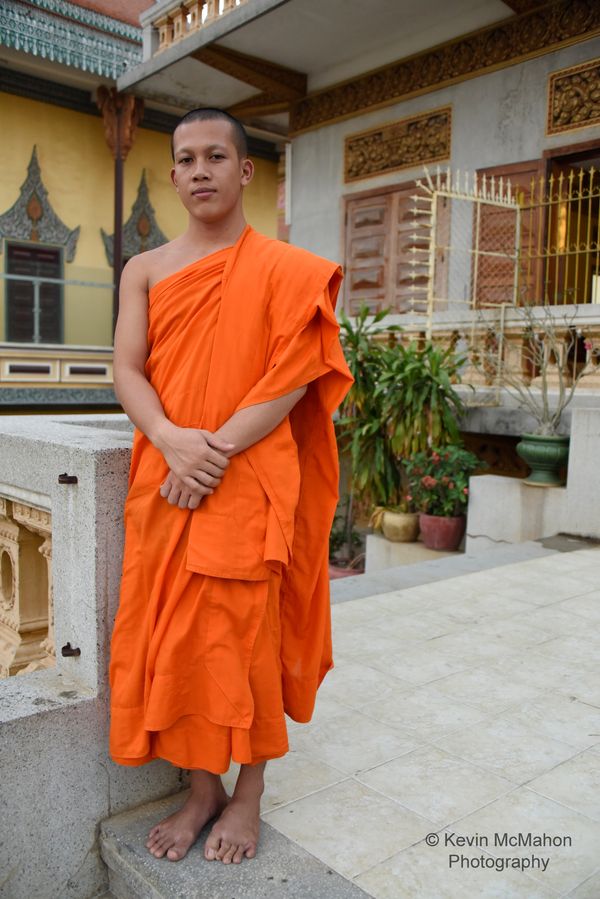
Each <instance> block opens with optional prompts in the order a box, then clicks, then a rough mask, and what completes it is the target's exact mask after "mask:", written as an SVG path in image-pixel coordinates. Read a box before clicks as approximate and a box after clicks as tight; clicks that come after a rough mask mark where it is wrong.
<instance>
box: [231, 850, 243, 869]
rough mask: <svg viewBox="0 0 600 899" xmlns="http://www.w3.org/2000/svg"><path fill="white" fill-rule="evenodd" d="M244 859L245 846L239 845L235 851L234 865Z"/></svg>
mask: <svg viewBox="0 0 600 899" xmlns="http://www.w3.org/2000/svg"><path fill="white" fill-rule="evenodd" d="M243 859H244V847H243V846H238V847H237V849H236V851H235V855H234V856H233V858H232V859H231V861H232V862H233V864H234V865H239V864H240V862H241V861H243Z"/></svg>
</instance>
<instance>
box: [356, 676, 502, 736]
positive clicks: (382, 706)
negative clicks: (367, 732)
mask: <svg viewBox="0 0 600 899" xmlns="http://www.w3.org/2000/svg"><path fill="white" fill-rule="evenodd" d="M362 712H363V714H365V715H368V716H369V717H370V718H376V719H377V720H378V721H382V722H385V723H386V724H391V725H392V726H393V727H400V728H403V729H406V731H408V732H411V733H414V734H415V735H416V736H417V737H420V738H421V739H422V740H425V741H428V740H432V739H433V738H434V737H438V736H441V735H442V734H447V733H452V732H453V731H456V730H459V729H460V728H464V727H468V726H469V725H471V724H475V723H476V722H477V721H482V720H483V719H484V718H485V717H486V715H485V712H482V711H480V710H479V709H476V708H473V706H472V705H467V704H465V703H463V702H458V701H456V700H452V699H450V698H449V697H447V696H445V695H444V694H442V693H438V692H436V690H435V688H434V687H431V686H424V687H416V688H414V687H413V688H412V689H411V690H408V691H404V692H402V693H396V694H394V695H393V696H389V697H387V698H386V699H378V700H376V701H375V702H369V703H367V704H366V705H364V706H363V709H362Z"/></svg>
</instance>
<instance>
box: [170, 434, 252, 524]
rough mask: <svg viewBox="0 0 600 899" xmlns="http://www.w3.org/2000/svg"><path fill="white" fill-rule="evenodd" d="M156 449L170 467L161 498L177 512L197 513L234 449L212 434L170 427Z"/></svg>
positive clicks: (232, 445) (219, 479)
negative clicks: (174, 507) (185, 510)
mask: <svg viewBox="0 0 600 899" xmlns="http://www.w3.org/2000/svg"><path fill="white" fill-rule="evenodd" d="M156 445H157V447H158V449H159V450H160V451H161V453H162V455H163V457H164V459H165V461H166V463H167V465H168V466H169V474H168V475H167V477H166V479H165V480H164V481H163V483H162V484H161V486H160V495H161V496H162V497H163V498H164V499H166V500H167V502H168V503H170V504H171V505H172V506H179V508H180V509H197V508H198V506H199V505H200V503H201V502H202V499H203V497H205V496H208V495H209V494H211V493H214V491H215V490H216V488H217V487H218V486H219V484H220V483H221V480H222V478H223V475H224V474H225V471H226V469H227V466H228V465H229V457H230V456H231V455H233V450H234V449H235V447H234V444H233V443H229V442H228V441H226V440H222V439H221V438H220V437H217V436H216V435H215V434H213V433H211V431H206V430H202V429H199V428H179V427H177V426H176V425H172V424H170V423H169V426H168V427H167V428H166V429H165V430H164V431H163V433H162V434H161V438H160V440H158V441H157V442H156Z"/></svg>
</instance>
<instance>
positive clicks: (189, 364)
mask: <svg viewBox="0 0 600 899" xmlns="http://www.w3.org/2000/svg"><path fill="white" fill-rule="evenodd" d="M172 149H173V168H172V171H171V178H172V181H173V185H174V186H175V189H176V190H177V192H178V194H179V198H180V200H181V202H182V203H183V205H184V207H185V208H186V210H187V212H188V216H189V224H188V227H187V230H186V231H185V233H184V234H182V235H181V236H180V237H178V238H176V239H175V240H173V241H171V242H169V243H167V244H165V245H164V246H162V247H159V248H157V249H155V250H151V251H149V252H146V253H142V254H140V255H139V256H135V257H134V258H132V259H131V260H130V261H129V262H128V263H127V265H126V266H125V269H124V271H123V276H122V281H121V288H120V299H121V304H120V311H119V317H118V323H117V329H116V334H115V353H114V376H115V389H116V392H117V395H118V397H119V400H120V402H121V404H122V405H123V408H124V409H125V411H126V413H127V415H128V416H129V418H130V419H131V421H132V422H133V423H134V425H135V432H134V441H133V450H132V458H131V469H130V477H129V489H128V495H127V500H126V504H125V547H124V559H123V572H122V581H121V596H120V603H119V609H118V613H117V617H116V621H115V627H114V632H113V636H112V643H111V662H110V686H111V730H110V753H111V757H112V758H113V760H114V761H115V762H117V763H119V764H123V765H134V766H135V765H143V764H145V763H147V762H149V761H151V760H153V759H156V758H162V759H166V760H168V761H169V762H171V763H172V764H173V765H175V766H178V767H180V768H183V769H186V770H190V771H191V791H190V794H189V798H188V799H187V801H186V802H185V805H184V806H183V808H182V809H181V810H179V811H178V812H177V813H176V814H174V815H171V816H170V817H169V818H166V819H165V820H164V821H161V822H159V823H158V824H157V825H156V826H155V827H153V828H152V830H151V831H150V833H149V836H148V841H147V844H146V845H147V847H148V849H149V851H150V852H151V853H152V855H154V856H155V857H157V858H161V857H166V858H168V859H170V860H171V861H177V860H180V859H182V858H183V857H184V856H185V855H186V853H187V851H188V850H189V848H190V847H191V846H192V844H193V843H194V842H195V841H196V839H197V837H198V835H199V833H200V831H201V830H202V828H203V827H204V826H205V825H206V824H207V823H208V822H210V821H213V822H214V823H213V824H212V829H211V830H210V833H209V835H208V837H207V839H206V843H205V847H204V855H205V858H206V859H207V860H215V859H218V860H220V861H222V862H224V863H225V864H229V863H239V862H241V861H242V860H243V858H252V857H253V856H254V855H255V854H256V847H257V843H258V836H259V814H260V797H261V795H262V792H263V789H264V771H265V765H266V762H267V760H268V759H273V758H277V757H280V756H283V755H284V754H285V753H286V752H287V750H288V741H287V733H286V725H285V714H286V713H287V714H288V715H289V716H290V717H291V718H293V719H294V720H296V721H309V720H310V718H311V715H312V712H313V707H314V702H315V697H316V692H317V689H318V686H319V684H320V683H321V681H322V679H323V677H324V676H325V674H326V672H327V671H328V670H329V669H330V668H331V667H332V664H333V663H332V656H331V636H330V633H331V632H330V613H329V589H328V588H329V583H328V575H327V560H328V536H329V531H330V528H331V523H332V520H333V515H334V512H335V506H336V502H337V499H338V459H337V453H336V442H335V435H334V430H333V423H332V413H333V412H334V410H335V409H336V407H337V406H338V405H339V403H340V402H341V400H342V399H343V397H344V396H345V394H346V393H347V391H348V389H349V387H350V385H351V383H352V378H351V375H350V373H349V371H348V368H347V366H346V363H345V361H344V357H343V354H342V351H341V347H340V343H339V339H338V334H339V327H338V323H337V320H336V317H335V313H334V309H335V303H336V297H337V293H338V289H339V286H340V281H341V272H340V269H339V266H338V265H336V264H335V263H332V262H328V261H327V260H325V259H321V258H319V257H317V256H314V255H313V254H311V253H308V252H306V251H304V250H301V249H299V248H295V247H292V246H289V245H287V244H285V243H282V242H279V241H275V240H270V239H267V238H266V237H263V236H261V235H260V234H258V233H257V232H256V231H254V230H253V229H252V228H251V227H249V226H248V225H247V223H246V221H245V219H244V213H243V206H242V195H243V190H244V188H245V187H246V186H247V185H248V184H249V182H250V180H251V179H252V175H253V165H252V162H251V160H250V159H249V158H248V150H247V139H246V134H245V131H244V129H243V127H242V126H241V124H240V123H239V122H238V121H237V120H236V119H234V118H232V117H231V116H229V115H228V114H227V113H225V112H224V111H222V110H218V109H198V110H193V111H192V112H190V113H188V114H187V115H186V116H184V117H183V118H182V119H181V121H180V122H179V124H178V125H177V127H176V128H175V131H174V133H173V139H172ZM232 760H233V761H234V762H238V763H240V766H241V767H240V771H239V776H238V779H237V783H236V786H235V789H234V791H233V795H232V796H231V797H229V796H228V795H227V793H226V791H225V789H224V787H223V783H222V781H221V777H220V775H221V774H223V773H225V772H226V771H227V770H228V768H229V766H230V763H231V761H232Z"/></svg>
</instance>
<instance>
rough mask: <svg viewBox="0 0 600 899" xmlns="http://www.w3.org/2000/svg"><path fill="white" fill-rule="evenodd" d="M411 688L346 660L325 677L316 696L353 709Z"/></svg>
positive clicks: (400, 681) (392, 678)
mask: <svg viewBox="0 0 600 899" xmlns="http://www.w3.org/2000/svg"><path fill="white" fill-rule="evenodd" d="M412 689H414V688H413V685H412V684H409V683H408V681H402V680H400V679H399V678H397V677H392V676H391V675H389V674H385V673H384V672H383V671H379V670H378V669H377V668H370V667H369V666H368V665H361V664H359V663H357V662H354V661H347V662H346V663H345V664H344V665H342V666H340V667H339V668H334V669H333V671H330V672H329V673H328V674H327V677H326V678H325V680H324V681H323V684H322V685H321V687H320V688H319V696H325V697H327V698H328V699H333V700H334V701H335V702H340V703H343V704H344V705H347V706H349V707H350V708H353V709H361V708H362V706H363V705H364V704H365V703H366V702H371V701H374V700H375V699H385V698H387V697H388V696H391V695H394V694H396V693H400V692H403V691H404V690H412Z"/></svg>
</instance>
